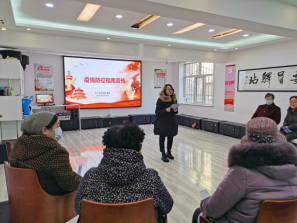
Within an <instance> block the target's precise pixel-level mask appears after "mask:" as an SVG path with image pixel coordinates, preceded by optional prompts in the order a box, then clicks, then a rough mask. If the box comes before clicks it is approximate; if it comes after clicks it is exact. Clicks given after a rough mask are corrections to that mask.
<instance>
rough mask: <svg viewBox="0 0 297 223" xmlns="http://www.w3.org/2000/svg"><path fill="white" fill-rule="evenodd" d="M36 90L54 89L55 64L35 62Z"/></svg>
mask: <svg viewBox="0 0 297 223" xmlns="http://www.w3.org/2000/svg"><path fill="white" fill-rule="evenodd" d="M34 86H35V91H54V72H53V65H45V64H34Z"/></svg>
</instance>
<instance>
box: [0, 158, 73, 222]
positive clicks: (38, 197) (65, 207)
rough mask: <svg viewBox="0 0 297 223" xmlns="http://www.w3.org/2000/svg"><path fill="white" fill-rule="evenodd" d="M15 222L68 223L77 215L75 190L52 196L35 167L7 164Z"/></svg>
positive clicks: (12, 218)
mask: <svg viewBox="0 0 297 223" xmlns="http://www.w3.org/2000/svg"><path fill="white" fill-rule="evenodd" d="M4 168H5V174H6V182H7V191H8V198H9V207H10V213H11V222H12V223H41V222H42V223H65V222H67V221H69V220H71V219H72V218H74V217H75V216H76V215H77V214H76V212H75V209H74V199H75V195H76V191H73V192H71V193H69V194H66V195H64V196H52V195H49V194H48V193H46V192H45V191H44V190H43V189H42V187H41V186H40V183H39V180H38V177H37V173H36V171H34V170H30V169H22V168H13V167H11V166H9V164H7V162H5V163H4Z"/></svg>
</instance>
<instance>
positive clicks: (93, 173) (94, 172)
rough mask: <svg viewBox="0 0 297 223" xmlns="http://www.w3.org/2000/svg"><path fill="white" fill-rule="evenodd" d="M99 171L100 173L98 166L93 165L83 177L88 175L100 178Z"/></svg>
mask: <svg viewBox="0 0 297 223" xmlns="http://www.w3.org/2000/svg"><path fill="white" fill-rule="evenodd" d="M98 173H99V170H98V167H92V168H90V169H88V171H87V172H86V173H85V175H84V177H83V178H86V177H87V178H88V177H91V178H92V177H94V178H98Z"/></svg>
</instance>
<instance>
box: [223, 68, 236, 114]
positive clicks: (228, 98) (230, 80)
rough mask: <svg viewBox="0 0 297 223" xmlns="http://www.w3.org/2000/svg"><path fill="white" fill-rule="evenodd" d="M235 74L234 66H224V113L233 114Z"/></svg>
mask: <svg viewBox="0 0 297 223" xmlns="http://www.w3.org/2000/svg"><path fill="white" fill-rule="evenodd" d="M235 72H236V66H235V65H227V66H226V71H225V100H224V111H230V112H234V92H235V91H234V86H235V85H234V82H235V81H234V80H235Z"/></svg>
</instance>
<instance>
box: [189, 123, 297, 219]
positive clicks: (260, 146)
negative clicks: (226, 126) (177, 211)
mask: <svg viewBox="0 0 297 223" xmlns="http://www.w3.org/2000/svg"><path fill="white" fill-rule="evenodd" d="M258 123H261V124H258ZM273 125H274V126H273ZM253 126H254V127H255V128H253ZM259 126H261V128H259ZM250 127H251V128H252V129H250ZM255 129H258V130H257V131H254V130H255ZM266 129H270V130H271V132H270V133H269V132H268V131H266ZM246 132H247V137H246V139H247V142H244V143H241V144H239V145H235V146H233V147H232V148H231V149H230V151H229V156H228V167H229V171H228V173H227V175H226V176H225V178H224V179H223V181H222V182H221V184H220V185H219V186H218V188H217V189H216V191H215V192H214V194H213V195H212V196H210V197H208V198H206V199H204V200H202V201H201V204H200V209H197V210H196V212H195V214H194V216H193V222H197V219H198V215H199V214H200V212H202V214H204V215H206V216H207V217H208V218H209V219H210V220H211V221H212V222H218V223H228V222H230V223H234V222H244V223H254V222H256V221H257V216H258V213H259V210H260V206H261V203H262V202H263V201H264V200H288V199H296V198H297V167H296V165H297V149H296V148H295V147H294V145H292V144H291V143H286V142H282V141H283V140H285V139H284V138H283V137H278V136H279V134H278V130H277V126H276V123H275V122H274V121H273V120H271V119H268V118H255V119H252V120H251V121H249V123H248V124H247V131H246Z"/></svg>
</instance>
